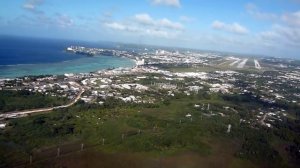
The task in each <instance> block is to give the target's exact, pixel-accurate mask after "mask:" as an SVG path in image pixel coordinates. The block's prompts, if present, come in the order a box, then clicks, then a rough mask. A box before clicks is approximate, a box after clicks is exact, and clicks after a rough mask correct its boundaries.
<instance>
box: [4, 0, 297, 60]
mask: <svg viewBox="0 0 300 168" xmlns="http://www.w3.org/2000/svg"><path fill="white" fill-rule="evenodd" d="M0 34H1V35H16V36H30V37H45V38H57V39H73V40H84V41H112V42H123V43H135V44H150V45H161V46H170V47H184V48H195V49H202V50H217V51H227V52H237V53H245V54H255V55H268V56H276V57H294V58H300V54H299V53H300V0H234V1H227V0H226V1H225V0H101V1H100V0H1V1H0Z"/></svg>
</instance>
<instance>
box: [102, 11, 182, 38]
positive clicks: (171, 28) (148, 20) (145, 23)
mask: <svg viewBox="0 0 300 168" xmlns="http://www.w3.org/2000/svg"><path fill="white" fill-rule="evenodd" d="M103 25H104V26H105V27H106V28H108V29H110V30H114V31H119V32H123V33H135V35H147V36H154V37H159V38H174V37H176V36H177V35H179V34H180V33H182V31H183V30H184V26H183V25H182V24H181V23H179V22H173V21H171V20H169V19H167V18H162V19H154V18H152V17H151V16H150V15H149V14H146V13H141V14H136V15H134V16H133V17H132V19H125V20H123V21H113V20H111V21H108V22H105V23H104V24H103Z"/></svg>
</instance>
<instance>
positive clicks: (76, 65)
mask: <svg viewBox="0 0 300 168" xmlns="http://www.w3.org/2000/svg"><path fill="white" fill-rule="evenodd" d="M133 66H135V62H134V61H133V60H131V59H128V58H121V57H115V56H95V57H82V58H79V59H74V60H69V61H63V62H56V63H45V64H22V65H0V78H15V77H21V76H28V75H61V74H65V73H81V72H93V71H97V70H103V69H108V68H118V67H124V68H125V67H133Z"/></svg>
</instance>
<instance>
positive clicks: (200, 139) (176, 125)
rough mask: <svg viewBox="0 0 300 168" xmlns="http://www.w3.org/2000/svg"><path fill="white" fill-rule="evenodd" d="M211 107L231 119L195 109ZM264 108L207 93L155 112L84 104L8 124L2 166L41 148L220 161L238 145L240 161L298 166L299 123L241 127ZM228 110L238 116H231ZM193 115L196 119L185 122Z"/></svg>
mask: <svg viewBox="0 0 300 168" xmlns="http://www.w3.org/2000/svg"><path fill="white" fill-rule="evenodd" d="M207 103H210V106H211V110H212V111H213V114H217V113H218V112H222V113H224V114H225V115H226V116H225V117H221V116H220V115H213V116H209V114H210V113H209V111H207V110H201V109H199V108H194V104H207ZM236 103H242V104H243V105H242V106H237V105H236ZM259 103H260V102H257V100H256V99H254V98H253V97H251V96H249V95H248V96H247V95H244V96H239V95H227V96H222V95H219V94H207V93H205V92H201V93H199V94H196V95H192V96H190V97H186V96H183V95H181V96H174V97H173V98H169V99H168V100H167V101H164V102H161V103H159V104H156V105H153V106H151V107H148V106H145V105H138V104H131V103H126V104H125V103H122V102H121V101H118V100H113V99H112V100H110V99H109V100H108V101H107V102H106V103H105V104H104V105H103V106H98V105H86V104H83V103H82V102H79V103H77V105H75V106H73V107H70V108H68V109H59V110H56V111H54V112H52V113H47V114H39V115H34V116H31V117H28V118H20V119H14V120H11V121H9V125H8V127H7V128H6V129H5V130H2V131H1V132H0V133H1V134H0V148H1V150H0V156H1V158H0V159H1V165H6V164H8V165H9V163H11V162H12V161H15V160H14V159H16V158H14V157H18V159H22V158H24V157H25V158H26V157H27V158H28V155H29V154H30V153H34V152H35V151H37V150H39V149H40V148H42V147H45V146H48V147H51V146H57V145H62V146H63V145H64V144H65V143H66V142H69V143H70V142H74V143H76V142H84V143H85V144H87V145H93V146H95V147H96V149H97V150H100V151H104V152H126V153H136V152H137V153H148V155H150V156H173V155H178V154H180V153H183V152H188V151H190V152H191V151H192V152H194V153H195V154H196V155H199V156H201V157H210V156H214V155H217V152H216V151H215V150H214V148H216V146H226V145H230V144H231V143H235V146H234V147H233V148H234V150H233V151H231V152H232V153H230V152H229V151H225V154H226V155H230V156H232V157H233V158H235V159H241V160H248V161H250V162H251V163H254V164H256V165H260V166H267V167H269V166H271V167H283V166H291V165H293V164H291V165H288V163H293V162H296V163H297V161H299V154H298V153H297V149H299V142H300V140H299V135H298V133H297V131H298V130H299V124H298V121H291V120H286V121H285V122H289V123H288V125H289V127H286V126H285V125H286V123H282V124H280V123H278V124H276V125H275V128H274V129H272V130H270V129H265V128H260V129H259V130H258V129H254V128H251V126H248V125H246V124H243V123H240V118H250V117H251V111H250V110H249V109H251V106H252V105H253V106H256V105H259ZM251 104H252V105H251ZM224 106H229V107H232V108H233V109H235V110H237V111H239V113H236V112H232V111H226V110H224V108H223V107H224ZM261 107H263V105H261ZM188 113H190V114H191V115H192V117H191V118H188V117H185V115H186V114H188ZM228 124H231V125H232V132H231V133H227V132H226V130H227V125H228ZM220 139H222V141H220ZM103 140H104V141H105V142H103ZM277 141H280V142H281V143H283V144H287V145H288V147H287V150H285V149H284V150H285V151H286V152H281V150H280V149H278V148H276V147H274V145H273V144H274V143H275V142H277ZM212 142H214V143H212ZM102 143H104V145H103V144H102ZM8 144H9V145H8ZM219 148H222V147H219ZM226 152H227V153H226ZM12 156H14V157H12ZM291 160H292V161H293V162H290V161H291ZM233 161H234V162H235V164H237V163H240V164H242V163H244V162H241V161H237V160H233Z"/></svg>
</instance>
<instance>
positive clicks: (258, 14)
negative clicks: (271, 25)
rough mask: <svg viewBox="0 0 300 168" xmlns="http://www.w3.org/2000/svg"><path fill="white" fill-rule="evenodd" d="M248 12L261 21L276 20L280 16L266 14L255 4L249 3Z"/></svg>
mask: <svg viewBox="0 0 300 168" xmlns="http://www.w3.org/2000/svg"><path fill="white" fill-rule="evenodd" d="M246 10H247V12H248V13H249V14H250V15H252V16H253V17H255V18H257V19H261V20H276V19H278V16H277V15H276V14H274V13H266V12H261V11H260V10H259V9H258V7H257V6H256V5H255V4H253V3H248V4H247V5H246Z"/></svg>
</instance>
